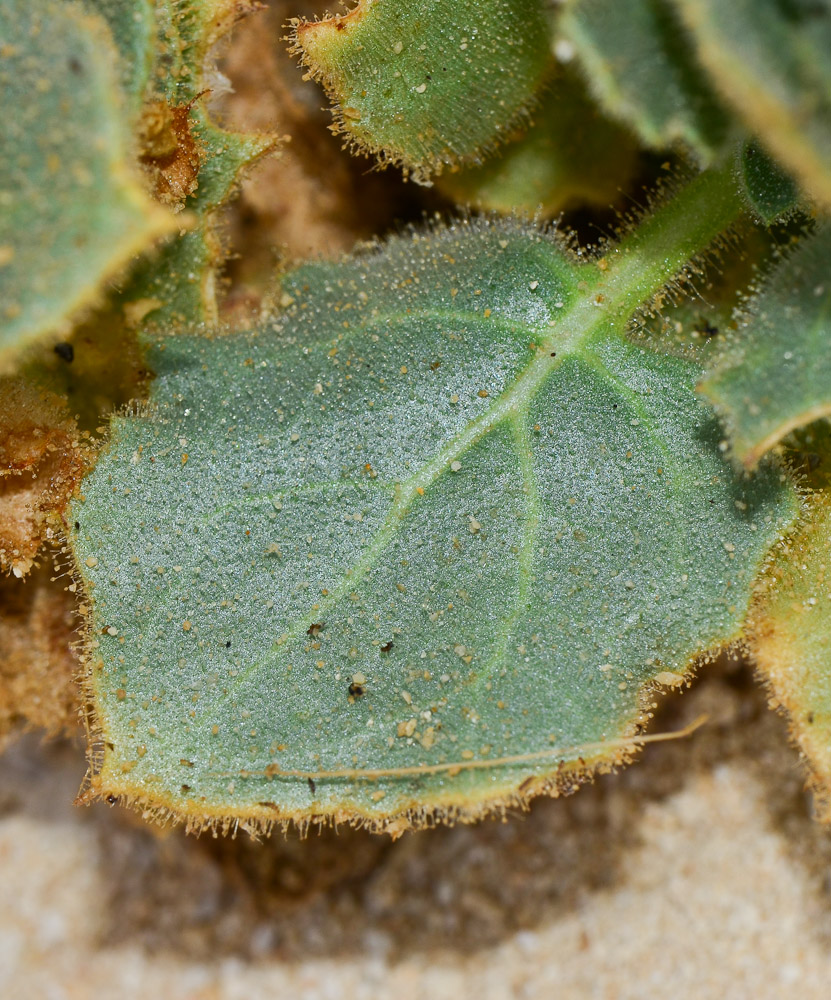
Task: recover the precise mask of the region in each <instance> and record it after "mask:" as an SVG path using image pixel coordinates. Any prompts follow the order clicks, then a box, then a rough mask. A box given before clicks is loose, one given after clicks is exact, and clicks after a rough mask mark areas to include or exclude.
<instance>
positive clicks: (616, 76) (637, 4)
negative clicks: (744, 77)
mask: <svg viewBox="0 0 831 1000" xmlns="http://www.w3.org/2000/svg"><path fill="white" fill-rule="evenodd" d="M559 31H560V34H561V37H562V39H563V40H564V41H565V42H566V43H568V44H569V45H571V46H573V47H574V50H575V52H576V54H577V56H578V58H579V59H580V62H581V63H582V65H583V68H584V70H585V72H586V79H587V81H588V84H589V86H590V87H591V89H592V91H593V93H594V95H595V97H596V98H597V99H598V101H599V103H600V105H601V107H603V108H605V109H606V111H607V112H608V113H609V114H610V115H612V116H614V117H616V118H619V119H620V120H621V121H623V122H625V123H626V124H628V125H629V126H630V127H631V128H632V129H633V130H634V131H635V132H636V134H637V135H638V136H639V137H640V139H641V140H642V141H643V142H644V143H645V144H646V145H647V146H651V147H656V148H663V147H666V146H670V145H672V144H674V143H678V142H680V143H682V144H683V145H684V146H685V147H686V148H687V149H689V150H690V152H692V153H693V155H694V156H695V157H696V158H697V159H698V161H699V162H700V163H701V164H702V165H706V164H709V163H712V162H714V161H715V160H716V159H717V158H718V157H719V155H720V154H721V152H722V151H723V150H724V148H725V143H726V140H727V138H728V134H729V122H728V118H727V116H726V115H725V113H724V111H723V110H722V108H721V105H720V103H719V101H718V99H717V98H716V97H715V95H714V94H713V92H712V89H711V88H710V86H709V83H708V81H707V78H706V76H705V74H704V72H703V71H702V69H701V67H700V66H699V65H698V63H697V62H696V60H695V57H694V55H693V54H692V51H691V49H692V46H691V45H690V42H689V39H688V38H687V35H686V32H685V31H684V29H683V26H682V25H681V23H680V21H679V19H678V17H677V15H676V13H675V11H674V9H673V6H672V2H671V0H572V3H571V4H570V6H568V7H567V8H566V10H565V12H564V14H563V16H562V19H561V21H560V22H559Z"/></svg>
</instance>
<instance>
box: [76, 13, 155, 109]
mask: <svg viewBox="0 0 831 1000" xmlns="http://www.w3.org/2000/svg"><path fill="white" fill-rule="evenodd" d="M84 3H85V6H86V7H87V8H89V9H90V10H92V11H94V12H95V13H96V14H98V15H100V16H101V17H102V18H104V20H105V21H106V22H107V24H108V26H109V29H110V32H111V33H112V37H113V41H114V42H115V45H116V48H117V49H118V52H119V55H120V56H121V58H120V60H119V68H120V71H121V88H122V92H123V93H124V95H125V97H126V100H127V103H128V105H129V107H130V110H131V112H132V113H133V114H136V113H137V112H138V110H139V108H140V107H141V102H142V100H143V98H144V93H145V90H146V88H147V85H148V83H149V82H150V76H151V73H152V70H153V63H154V52H155V44H154V43H155V40H156V38H155V36H156V18H155V14H154V6H155V4H154V0H84Z"/></svg>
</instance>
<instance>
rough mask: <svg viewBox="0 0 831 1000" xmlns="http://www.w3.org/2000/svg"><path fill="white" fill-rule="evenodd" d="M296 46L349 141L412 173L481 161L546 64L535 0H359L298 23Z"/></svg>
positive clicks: (506, 131)
mask: <svg viewBox="0 0 831 1000" xmlns="http://www.w3.org/2000/svg"><path fill="white" fill-rule="evenodd" d="M294 41H295V45H294V48H295V51H296V52H297V53H299V54H300V56H301V57H302V61H303V64H304V65H305V66H308V68H309V72H310V74H311V75H312V76H313V77H314V78H315V79H316V80H318V81H320V82H321V83H322V84H323V86H324V88H325V89H326V92H327V93H328V95H329V97H330V98H331V100H332V102H333V104H334V115H335V125H334V126H333V128H334V130H335V131H338V132H342V133H344V134H345V136H346V138H347V141H348V143H349V144H350V145H353V146H355V147H357V148H358V149H361V150H364V151H366V152H369V153H376V154H378V155H379V156H380V158H381V160H382V162H387V163H395V164H401V165H402V166H403V167H404V168H405V169H406V170H408V171H410V172H412V174H413V176H414V177H415V178H417V179H425V178H426V177H427V176H429V175H430V174H431V173H439V172H441V170H442V168H443V167H444V166H446V165H448V164H456V163H463V162H474V163H475V162H478V161H479V160H480V159H481V158H482V157H483V156H484V155H486V154H487V153H488V152H490V151H491V150H492V149H493V147H494V146H495V145H497V144H498V143H499V142H500V141H501V140H502V139H503V138H504V137H505V136H506V135H510V133H511V131H512V130H513V129H514V127H515V126H516V124H517V122H519V121H521V120H522V119H523V117H524V116H525V115H526V113H527V111H528V109H529V107H530V106H531V105H532V104H533V103H534V101H535V94H536V91H537V89H538V87H539V85H540V83H541V82H542V80H543V78H544V76H545V74H546V72H547V71H548V69H549V66H550V61H551V55H550V48H549V26H548V19H547V17H546V15H545V11H544V9H543V4H542V3H540V0H410V2H408V3H378V2H373V0H359V2H358V4H357V6H356V7H355V8H354V9H353V10H351V11H350V12H349V13H348V14H344V15H340V16H333V17H329V18H327V19H326V20H324V21H298V22H296V23H295V37H294Z"/></svg>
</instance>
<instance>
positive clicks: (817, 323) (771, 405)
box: [700, 222, 831, 468]
mask: <svg viewBox="0 0 831 1000" xmlns="http://www.w3.org/2000/svg"><path fill="white" fill-rule="evenodd" d="M829 260H831V224H829V223H827V222H824V223H822V224H821V225H820V226H818V228H817V231H816V232H815V233H814V234H813V235H812V236H808V237H806V238H805V239H804V240H803V241H802V242H801V243H800V244H799V245H798V246H797V248H796V250H794V251H793V252H792V253H790V254H789V255H788V256H786V257H785V258H784V259H783V260H782V261H781V262H780V263H779V264H778V265H777V267H776V268H775V269H774V270H773V271H772V273H771V274H770V276H769V278H768V279H767V281H766V282H765V284H764V286H763V288H762V290H761V292H760V293H759V294H758V295H757V296H756V297H755V298H754V299H753V300H751V302H750V304H749V306H748V308H747V315H746V317H745V319H744V321H743V323H742V326H741V328H740V330H739V331H738V332H737V334H736V335H735V336H733V337H731V338H729V339H728V340H727V341H726V343H725V346H724V349H723V351H722V352H721V354H720V355H719V357H718V358H717V359H716V360H715V361H714V362H713V364H712V366H711V368H710V370H709V371H708V373H707V376H706V378H705V379H704V381H703V382H702V384H701V387H700V388H701V391H702V392H703V393H704V394H705V395H706V396H707V397H708V398H709V399H711V400H712V402H713V403H714V405H715V406H716V409H717V410H718V411H719V413H720V414H721V416H722V417H723V419H724V422H725V424H726V426H727V431H728V435H729V438H730V443H731V445H732V448H733V452H734V454H735V456H736V458H737V459H738V460H739V461H740V462H742V463H743V464H744V465H745V466H747V467H748V468H752V467H753V466H754V465H755V464H756V463H757V462H758V461H759V459H760V458H761V456H762V455H764V454H765V452H767V451H769V450H770V449H771V448H772V447H773V446H774V445H775V444H776V443H777V442H778V441H781V439H782V438H783V437H784V436H785V435H786V434H788V433H789V432H790V431H792V430H794V428H796V427H800V426H802V425H804V424H809V423H811V422H812V421H814V420H816V419H817V418H818V417H821V416H824V415H827V414H829V413H831V357H830V356H829V352H828V340H829V336H831V280H829V270H828V262H829Z"/></svg>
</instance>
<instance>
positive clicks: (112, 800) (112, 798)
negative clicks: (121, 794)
mask: <svg viewBox="0 0 831 1000" xmlns="http://www.w3.org/2000/svg"><path fill="white" fill-rule="evenodd" d="M117 801H118V799H116V797H115V796H114V795H108V796H107V802H109V804H110V805H111V806H114V805H115V804H116V802H117Z"/></svg>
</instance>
